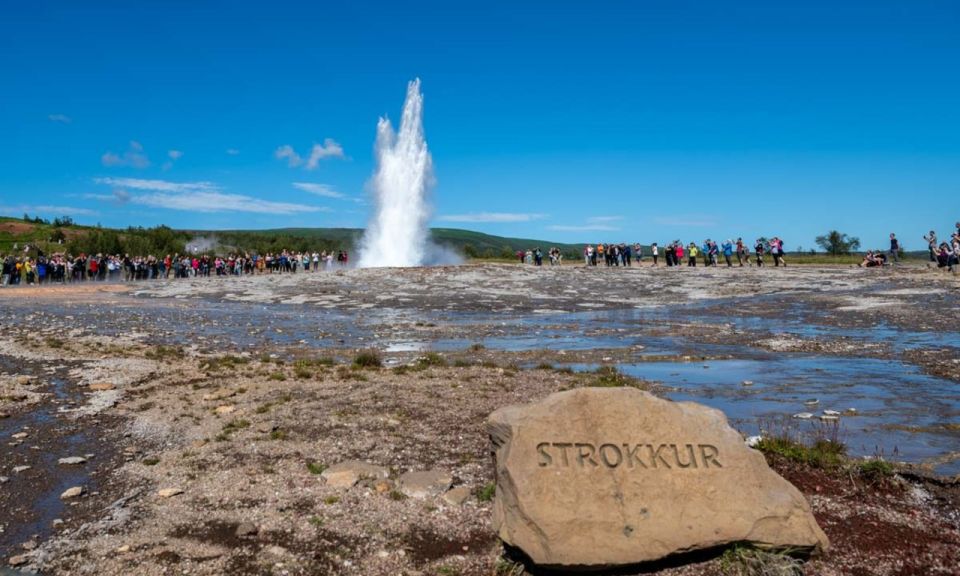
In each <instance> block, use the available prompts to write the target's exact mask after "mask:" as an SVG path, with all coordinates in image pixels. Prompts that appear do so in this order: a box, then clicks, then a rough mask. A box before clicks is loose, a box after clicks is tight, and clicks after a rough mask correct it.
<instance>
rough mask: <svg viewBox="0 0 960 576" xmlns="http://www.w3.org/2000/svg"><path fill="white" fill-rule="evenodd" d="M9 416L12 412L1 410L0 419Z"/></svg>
mask: <svg viewBox="0 0 960 576" xmlns="http://www.w3.org/2000/svg"><path fill="white" fill-rule="evenodd" d="M9 417H10V414H8V413H6V412H0V420H2V419H4V418H9Z"/></svg>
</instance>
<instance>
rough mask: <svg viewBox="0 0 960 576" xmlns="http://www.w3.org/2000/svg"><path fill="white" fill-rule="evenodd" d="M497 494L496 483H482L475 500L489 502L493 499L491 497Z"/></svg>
mask: <svg viewBox="0 0 960 576" xmlns="http://www.w3.org/2000/svg"><path fill="white" fill-rule="evenodd" d="M496 494H497V485H496V483H494V482H490V483H489V484H486V485H484V487H483V488H481V489H480V490H478V491H477V500H479V501H481V502H490V501H491V500H493V497H494V496H495V495H496Z"/></svg>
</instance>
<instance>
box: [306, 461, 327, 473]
mask: <svg viewBox="0 0 960 576" xmlns="http://www.w3.org/2000/svg"><path fill="white" fill-rule="evenodd" d="M326 469H327V466H326V465H325V464H321V463H319V462H307V470H309V471H310V473H311V474H323V471H324V470H326Z"/></svg>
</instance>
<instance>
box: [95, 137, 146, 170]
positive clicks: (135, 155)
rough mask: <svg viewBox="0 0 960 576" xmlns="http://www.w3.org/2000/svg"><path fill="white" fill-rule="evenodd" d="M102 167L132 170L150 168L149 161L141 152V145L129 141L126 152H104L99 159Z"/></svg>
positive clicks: (134, 141)
mask: <svg viewBox="0 0 960 576" xmlns="http://www.w3.org/2000/svg"><path fill="white" fill-rule="evenodd" d="M100 162H102V163H103V165H104V166H130V167H132V168H146V167H148V166H150V159H149V158H147V155H146V154H144V152H143V145H142V144H140V143H139V142H137V141H136V140H131V141H130V146H129V148H127V151H126V152H124V153H123V154H122V155H121V154H116V153H114V152H110V151H108V152H105V153H104V155H103V156H101V157H100Z"/></svg>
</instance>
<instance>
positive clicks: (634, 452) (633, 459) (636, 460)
mask: <svg viewBox="0 0 960 576" xmlns="http://www.w3.org/2000/svg"><path fill="white" fill-rule="evenodd" d="M641 447H643V444H634V445H633V448H631V447H630V445H629V444H624V445H623V450H624V452H626V453H627V466H629V467H630V468H633V465H634V464H638V465H639V466H640V467H641V468H646V467H647V464H646V463H645V462H644V461H643V460H641V459H640V448H641Z"/></svg>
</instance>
